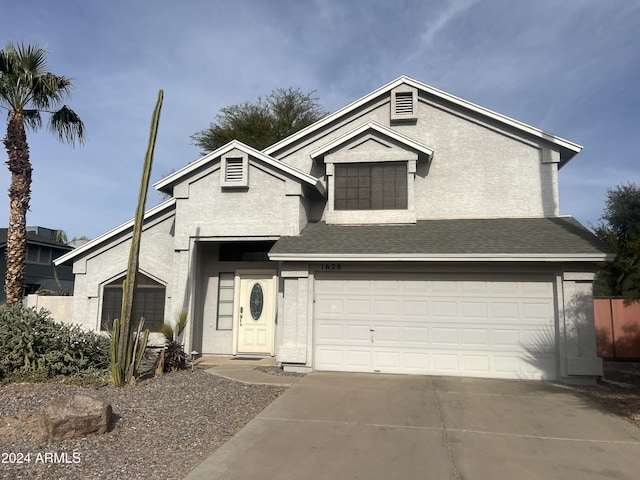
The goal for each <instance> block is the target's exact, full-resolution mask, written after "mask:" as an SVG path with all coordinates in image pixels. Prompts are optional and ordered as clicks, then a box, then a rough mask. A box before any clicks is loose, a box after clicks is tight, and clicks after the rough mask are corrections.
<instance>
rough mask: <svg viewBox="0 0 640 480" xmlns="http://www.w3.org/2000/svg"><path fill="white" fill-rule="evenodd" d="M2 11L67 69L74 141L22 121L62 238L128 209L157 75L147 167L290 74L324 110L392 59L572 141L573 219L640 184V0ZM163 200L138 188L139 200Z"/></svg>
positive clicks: (37, 184) (1, 27)
mask: <svg viewBox="0 0 640 480" xmlns="http://www.w3.org/2000/svg"><path fill="white" fill-rule="evenodd" d="M2 11H3V12H2V17H1V18H0V37H1V38H0V42H2V46H4V45H5V44H6V43H7V42H9V41H13V42H21V41H22V42H27V43H29V42H36V41H37V42H39V43H40V45H41V46H43V47H45V48H47V49H48V50H49V52H50V53H49V70H50V71H52V72H53V73H56V74H58V75H66V76H69V77H72V78H73V79H74V85H75V90H74V92H73V97H72V99H71V100H70V102H69V105H70V106H71V107H72V108H73V109H74V110H75V111H76V112H77V113H78V114H79V115H80V116H81V118H82V119H83V120H84V122H85V125H86V127H87V131H88V138H87V144H86V146H85V147H83V148H75V149H74V148H71V147H69V146H67V145H65V144H61V143H59V142H58V141H57V140H56V139H55V138H54V137H53V136H52V135H51V134H49V133H48V132H47V131H46V129H43V130H40V131H38V132H36V133H33V132H29V133H28V140H29V145H30V151H31V160H32V163H33V165H34V181H33V196H32V201H31V212H30V213H29V216H28V219H27V223H28V224H29V225H40V226H45V227H51V228H61V229H63V230H65V231H66V232H67V234H68V236H69V238H72V237H74V236H82V235H86V236H88V237H89V238H95V237H96V236H98V235H100V234H102V233H104V232H106V231H108V230H110V229H112V228H114V227H116V226H118V225H119V224H121V223H123V222H125V221H127V220H129V219H130V218H132V217H133V214H134V210H135V204H136V200H137V191H138V185H139V182H140V173H141V168H142V159H143V156H144V152H145V149H146V145H147V140H148V131H149V122H150V117H151V112H152V110H153V107H154V105H155V101H156V97H157V93H158V90H159V89H160V88H162V89H164V92H165V100H164V105H163V110H162V117H161V120H160V130H159V133H158V141H157V145H156V153H155V158H154V168H153V173H152V182H155V181H157V180H159V179H161V178H162V177H163V176H166V175H167V174H168V173H170V172H172V171H174V170H177V169H179V168H181V167H183V166H184V165H186V164H187V163H189V162H191V161H193V160H196V159H197V158H198V157H199V151H198V149H197V148H196V147H195V146H194V145H192V144H191V140H190V138H189V136H190V135H191V134H193V133H194V132H197V131H199V130H202V129H204V128H206V127H207V126H208V124H209V123H210V122H211V121H212V120H214V118H215V115H216V113H218V111H219V109H220V108H221V107H224V106H227V105H232V104H236V103H240V102H243V101H245V100H249V101H255V100H256V99H257V98H258V97H259V96H261V95H265V94H268V93H269V92H271V91H272V90H273V89H275V88H279V87H289V86H293V87H299V88H301V89H302V90H303V91H306V92H308V91H311V90H316V95H317V97H318V98H319V100H320V103H321V104H322V105H323V106H324V107H325V109H327V110H328V111H331V112H332V111H335V110H337V109H339V108H341V107H343V106H344V105H346V104H348V103H350V102H352V101H354V100H356V99H358V98H360V97H361V96H363V95H366V94H367V93H369V92H371V91H373V90H375V89H376V88H378V87H380V86H382V85H384V84H386V83H388V82H390V81H391V80H393V79H395V78H397V77H398V76H400V75H403V74H405V75H409V76H411V77H413V78H415V79H416V80H420V81H422V82H425V83H427V84H429V85H432V86H434V87H436V88H439V89H441V90H444V91H446V92H448V93H451V94H454V95H456V96H458V97H462V98H464V99H466V100H469V101H471V102H474V103H477V104H479V105H482V106H484V107H487V108H489V109H491V110H494V111H497V112H499V113H502V114H504V115H507V116H510V117H512V118H515V119H517V120H520V121H522V122H525V123H528V124H530V125H532V126H534V127H537V128H541V129H543V130H546V131H548V132H550V133H553V134H555V135H558V136H560V137H563V138H566V139H568V140H571V141H573V142H576V143H578V144H581V145H583V146H584V150H583V151H582V153H580V154H579V155H578V156H577V157H575V158H574V159H573V160H572V161H571V162H570V163H569V164H568V165H567V166H566V167H565V168H563V169H562V170H561V171H560V209H561V213H563V214H571V215H573V216H575V217H576V218H577V219H578V220H580V221H581V222H582V223H584V224H586V225H588V224H590V223H596V222H597V221H598V218H599V217H600V215H601V214H602V209H603V204H604V200H605V194H606V190H607V189H608V188H613V187H615V186H616V185H619V184H623V183H627V182H636V183H639V184H640V169H639V168H638V160H639V159H638V151H640V49H639V48H638V44H639V43H640V0H607V1H602V0H562V1H560V0H536V1H535V2H532V1H527V0H522V1H520V0H453V1H449V0H436V1H431V0H415V1H414V0H397V1H391V0H389V1H383V0H349V1H347V0H342V1H334V0H291V1H290V0H271V1H268V0H262V1H261V0H255V1H253V0H246V1H244V0H234V1H225V2H223V1H205V0H190V1H186V0H185V1H181V2H177V1H170V0H154V1H151V0H147V1H140V0H138V1H131V0H127V1H123V0H110V1H94V0H65V1H64V2H52V1H50V0H22V1H21V2H18V1H12V2H4V4H3V6H2ZM3 130H4V127H3ZM2 136H3V135H2ZM2 155H6V153H5V152H4V149H2ZM0 184H1V185H2V186H3V187H2V191H3V192H6V189H7V188H8V186H9V173H8V171H7V169H6V167H5V168H2V169H0ZM4 198H5V200H2V199H1V198H0V218H4V219H5V220H2V221H0V224H1V225H6V222H7V220H8V199H6V196H5V197H4ZM160 201H161V198H160V196H159V195H158V194H157V193H156V192H155V191H150V192H149V201H148V206H153V205H155V204H157V203H159V202H160Z"/></svg>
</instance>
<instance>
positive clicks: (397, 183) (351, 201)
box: [334, 162, 407, 210]
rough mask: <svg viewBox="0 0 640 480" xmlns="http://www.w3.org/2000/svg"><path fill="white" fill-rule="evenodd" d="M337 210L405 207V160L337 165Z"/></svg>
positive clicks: (397, 208) (399, 208) (335, 190)
mask: <svg viewBox="0 0 640 480" xmlns="http://www.w3.org/2000/svg"><path fill="white" fill-rule="evenodd" d="M334 196H335V209H336V210H406V208H407V164H406V163H405V162H382V163H353V164H346V165H336V166H335V187H334Z"/></svg>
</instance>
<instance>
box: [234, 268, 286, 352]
mask: <svg viewBox="0 0 640 480" xmlns="http://www.w3.org/2000/svg"><path fill="white" fill-rule="evenodd" d="M276 278H277V277H276V276H275V275H274V274H273V273H271V272H265V273H241V272H238V273H237V274H236V286H237V296H236V302H235V308H234V318H235V324H236V326H237V328H236V331H237V335H236V352H235V353H237V354H266V355H274V354H275V350H274V344H275V342H274V339H275V323H276Z"/></svg>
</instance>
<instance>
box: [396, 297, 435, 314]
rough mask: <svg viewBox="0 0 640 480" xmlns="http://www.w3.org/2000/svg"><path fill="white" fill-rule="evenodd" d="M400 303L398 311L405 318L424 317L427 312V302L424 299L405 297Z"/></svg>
mask: <svg viewBox="0 0 640 480" xmlns="http://www.w3.org/2000/svg"><path fill="white" fill-rule="evenodd" d="M400 305H401V307H400V311H401V312H402V315H403V316H404V317H405V318H406V317H420V318H424V317H426V316H427V314H428V312H429V303H428V302H427V301H426V300H414V299H405V300H404V301H403V302H401V304H400Z"/></svg>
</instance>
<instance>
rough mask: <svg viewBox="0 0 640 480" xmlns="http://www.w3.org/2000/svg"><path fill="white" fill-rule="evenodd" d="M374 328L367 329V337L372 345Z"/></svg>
mask: <svg viewBox="0 0 640 480" xmlns="http://www.w3.org/2000/svg"><path fill="white" fill-rule="evenodd" d="M375 331H376V330H375V328H369V335H370V337H371V343H373V332H375Z"/></svg>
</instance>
